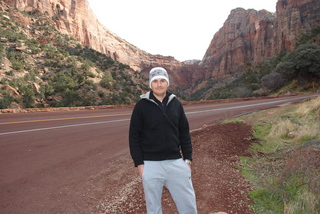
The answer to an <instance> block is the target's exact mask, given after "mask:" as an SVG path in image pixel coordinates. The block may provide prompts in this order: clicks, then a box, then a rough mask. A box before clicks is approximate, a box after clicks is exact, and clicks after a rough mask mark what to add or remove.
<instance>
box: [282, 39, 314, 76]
mask: <svg viewBox="0 0 320 214" xmlns="http://www.w3.org/2000/svg"><path fill="white" fill-rule="evenodd" d="M319 59H320V47H319V46H318V45H316V44H313V43H307V44H303V45H300V46H299V47H298V48H296V49H295V50H293V51H292V52H290V53H288V54H287V56H286V57H285V58H284V61H282V62H281V63H279V64H278V66H277V68H276V72H279V73H283V74H285V75H286V76H289V77H298V78H300V79H309V78H312V77H314V76H318V77H320V60H319Z"/></svg>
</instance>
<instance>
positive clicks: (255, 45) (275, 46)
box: [200, 0, 320, 79]
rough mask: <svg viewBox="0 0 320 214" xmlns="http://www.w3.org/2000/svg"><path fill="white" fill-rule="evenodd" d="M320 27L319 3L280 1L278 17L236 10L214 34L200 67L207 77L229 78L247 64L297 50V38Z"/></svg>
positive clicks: (314, 1)
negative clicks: (281, 52)
mask: <svg viewBox="0 0 320 214" xmlns="http://www.w3.org/2000/svg"><path fill="white" fill-rule="evenodd" d="M319 24H320V1H319V0H279V1H278V2H277V5H276V13H275V14H273V13H270V12H268V11H266V10H260V11H256V10H252V9H249V10H244V9H242V8H236V9H234V10H232V11H231V13H230V15H229V16H228V18H227V20H226V21H225V23H224V25H223V27H221V28H220V30H219V31H218V32H217V33H216V34H215V35H214V37H213V39H212V40H211V43H210V45H209V47H208V49H207V51H206V53H205V55H204V57H203V59H202V61H201V63H200V65H201V67H202V68H204V69H205V76H206V78H212V79H216V78H225V77H229V76H231V75H232V74H234V73H237V72H241V71H243V69H244V67H245V65H246V63H257V62H260V61H263V60H265V59H267V58H270V57H272V56H275V55H277V54H279V53H280V51H281V50H286V51H291V50H293V48H294V46H295V43H296V36H297V35H299V33H300V32H304V33H305V32H307V33H310V32H311V29H312V28H315V27H316V26H318V25H319Z"/></svg>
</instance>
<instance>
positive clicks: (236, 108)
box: [0, 95, 318, 213]
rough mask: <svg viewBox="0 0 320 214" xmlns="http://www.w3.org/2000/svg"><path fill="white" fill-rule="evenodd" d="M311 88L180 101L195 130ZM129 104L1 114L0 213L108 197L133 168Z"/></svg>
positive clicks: (85, 204)
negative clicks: (262, 96) (284, 94)
mask: <svg viewBox="0 0 320 214" xmlns="http://www.w3.org/2000/svg"><path fill="white" fill-rule="evenodd" d="M311 96H318V95H303V96H288V97H282V98H273V99H261V100H250V101H239V102H223V103H207V104H188V105H184V108H185V112H186V114H187V117H188V119H189V123H190V128H191V130H195V129H199V128H201V127H202V126H203V125H204V124H213V123H217V122H219V121H222V120H224V119H227V118H230V117H234V116H237V115H241V114H245V113H248V112H252V111H257V110H261V109H265V108H270V107H275V106H279V105H283V104H286V103H292V102H296V101H299V100H302V99H306V98H308V97H311ZM131 112H132V108H129V107H128V108H120V109H104V110H102V109H100V110H81V111H64V112H39V113H21V114H0V213H90V212H91V210H92V209H91V208H92V207H94V206H97V205H98V204H97V203H98V201H99V200H100V199H101V198H105V197H110V198H112V192H114V191H120V190H122V189H123V188H124V186H125V185H128V184H127V183H125V181H127V179H126V178H128V177H130V176H132V174H133V173H136V172H135V169H134V167H133V163H132V161H131V159H130V157H129V151H128V126H129V122H130V115H131ZM122 181H123V182H122ZM92 192H95V194H91V193H92Z"/></svg>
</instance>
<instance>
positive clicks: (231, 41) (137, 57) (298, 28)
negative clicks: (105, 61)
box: [2, 0, 320, 87]
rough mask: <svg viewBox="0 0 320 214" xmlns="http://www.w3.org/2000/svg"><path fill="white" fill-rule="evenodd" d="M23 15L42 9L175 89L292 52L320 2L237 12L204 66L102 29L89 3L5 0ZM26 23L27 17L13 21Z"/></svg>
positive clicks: (317, 19) (319, 16) (292, 0)
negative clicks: (162, 76) (157, 72)
mask: <svg viewBox="0 0 320 214" xmlns="http://www.w3.org/2000/svg"><path fill="white" fill-rule="evenodd" d="M2 2H3V3H4V4H5V5H7V6H9V7H14V8H17V9H18V10H21V11H23V10H24V11H32V10H39V11H40V12H42V13H45V14H47V15H48V16H49V17H52V20H53V21H54V22H55V24H56V27H57V29H58V30H59V31H61V32H62V33H65V34H68V35H70V36H72V37H74V38H76V39H77V40H78V41H79V42H81V43H82V44H83V45H87V46H89V47H91V48H93V49H95V50H97V51H100V52H102V53H105V54H107V55H108V56H110V57H111V58H113V59H114V60H117V61H119V62H122V63H124V64H128V65H130V67H131V68H133V69H135V70H138V71H141V72H142V73H143V74H145V75H146V76H147V75H148V71H149V70H150V68H151V67H154V66H163V67H165V68H166V69H167V70H168V71H169V72H170V73H171V75H170V78H171V80H170V83H171V85H172V86H173V87H174V86H179V85H194V83H195V82H196V81H199V80H204V81H205V80H206V79H210V78H211V79H216V78H225V77H228V76H231V75H232V74H234V73H237V72H241V71H243V68H244V67H245V65H246V63H253V64H254V63H257V62H260V61H262V60H265V59H267V58H270V57H272V56H275V55H277V54H279V53H280V51H281V50H289V51H290V50H292V49H293V48H294V45H295V38H296V35H297V34H299V33H300V32H310V31H311V29H312V28H314V27H316V26H317V25H319V24H320V12H319V11H320V1H319V0H278V2H277V6H276V13H275V14H274V13H270V12H268V11H266V10H260V11H256V10H253V9H249V10H245V9H242V8H236V9H234V10H232V11H231V13H230V15H229V16H228V18H227V20H226V21H225V23H224V25H223V26H222V27H221V28H220V30H219V31H218V32H217V33H216V34H215V35H214V37H213V39H212V41H211V43H210V45H209V47H208V49H207V51H206V53H205V55H204V58H203V59H202V61H201V62H200V64H199V63H198V62H197V63H182V62H179V61H177V60H176V59H174V58H173V57H170V56H168V57H167V56H161V55H151V54H149V53H147V52H145V51H143V50H140V49H139V48H138V47H136V46H134V45H132V44H130V43H129V42H127V41H125V40H123V39H121V38H120V37H118V36H117V35H116V34H115V33H113V32H111V31H110V30H109V29H107V28H106V27H105V26H103V25H102V24H101V23H100V22H99V20H98V19H97V18H96V16H95V15H94V13H93V12H92V10H91V9H90V6H89V4H88V2H87V0H46V1H44V0H43V1H39V0H2ZM12 18H16V19H19V21H20V22H21V23H22V24H24V25H28V20H24V19H23V17H20V18H19V17H12ZM198 87H199V86H198Z"/></svg>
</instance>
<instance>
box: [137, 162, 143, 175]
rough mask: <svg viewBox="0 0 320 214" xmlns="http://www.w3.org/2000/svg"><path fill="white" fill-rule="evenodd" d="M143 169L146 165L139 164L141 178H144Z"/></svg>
mask: <svg viewBox="0 0 320 214" xmlns="http://www.w3.org/2000/svg"><path fill="white" fill-rule="evenodd" d="M143 170H144V165H143V164H141V165H138V173H139V176H140V178H142V174H143Z"/></svg>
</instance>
